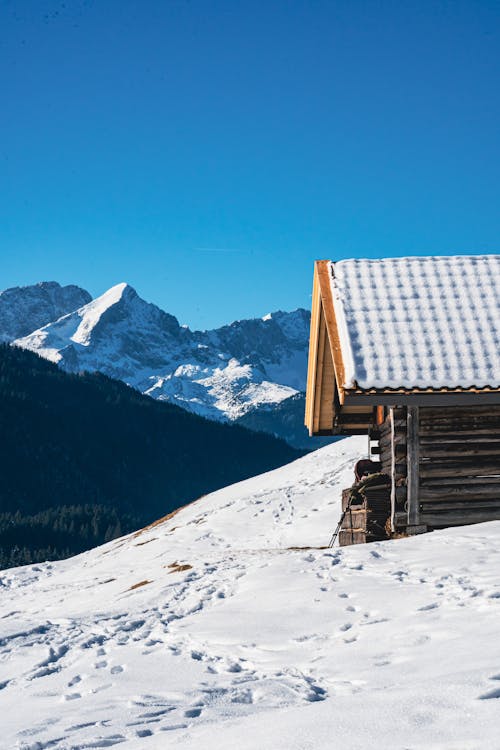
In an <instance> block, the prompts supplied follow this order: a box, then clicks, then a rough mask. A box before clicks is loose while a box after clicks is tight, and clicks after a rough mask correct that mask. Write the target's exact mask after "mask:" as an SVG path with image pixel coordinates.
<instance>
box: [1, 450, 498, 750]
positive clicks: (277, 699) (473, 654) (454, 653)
mask: <svg viewBox="0 0 500 750" xmlns="http://www.w3.org/2000/svg"><path fill="white" fill-rule="evenodd" d="M365 441H366V439H365V438H356V437H354V438H348V439H346V440H343V441H340V442H338V443H334V444H332V445H330V446H328V447H327V448H323V449H321V450H320V451H317V452H315V453H312V454H309V455H308V456H306V457H304V458H302V459H300V460H299V461H296V462H295V463H293V464H291V465H289V466H285V467H283V468H281V469H278V470H276V471H273V472H270V473H268V474H265V475H262V476H260V477H256V478H254V479H250V480H247V481H245V482H242V483H240V484H237V485H233V486H232V487H228V488H226V489H223V490H220V491H218V492H216V493H213V494H212V495H208V496H206V497H204V498H202V499H200V500H199V501H197V502H196V503H193V504H192V505H190V506H188V507H186V508H185V509H184V510H181V511H180V512H178V513H177V514H175V515H173V516H172V517H171V518H167V519H165V520H163V521H162V522H160V523H158V524H156V525H153V526H152V527H150V528H149V529H146V530H144V531H141V532H138V533H136V534H132V535H130V536H128V537H124V538H122V539H119V540H116V541H114V542H111V543H109V544H107V545H105V546H104V547H100V548H98V549H95V550H92V551H91V552H88V553H85V554H83V555H80V556H79V557H76V558H73V559H71V560H67V561H64V562H60V563H46V564H43V565H34V566H29V567H26V568H19V569H15V570H8V571H3V572H0V688H1V690H0V705H1V708H2V713H1V716H2V719H1V732H0V747H1V748H8V749H9V750H11V749H12V748H22V749H23V750H28V748H29V749H30V750H42V749H45V748H52V749H53V750H69V749H70V748H71V749H73V750H77V749H78V750H83V748H105V747H111V746H114V745H117V746H123V747H124V748H125V747H126V748H130V749H131V750H138V749H139V748H140V750H143V749H144V750H159V749H160V748H161V749H162V750H163V748H167V747H169V748H170V747H173V748H185V749H188V748H201V747H202V748H206V749H207V750H210V749H211V748H217V749H218V750H225V749H226V748H227V750H229V749H230V748H231V750H233V748H238V750H246V749H247V748H248V749H250V748H259V750H268V749H269V750H274V749H281V748H283V750H284V749H285V748H286V749H287V750H289V749H292V750H308V749H309V748H311V750H312V748H314V750H320V749H321V748H325V750H326V748H328V749H329V750H330V749H331V748H338V749H339V750H348V749H350V748H353V749H354V748H364V749H366V748H384V750H385V749H387V748H394V749H396V748H397V749H398V750H403V749H404V750H417V749H421V748H433V749H434V750H437V749H438V748H439V749H440V750H441V749H446V750H475V749H477V750H487V749H488V748H499V747H500V638H499V635H500V576H499V563H500V523H497V522H494V523H489V524H482V525H478V526H470V527H464V528H458V529H452V530H451V529H450V530H446V531H442V532H435V533H433V534H428V535H424V536H421V537H415V538H412V539H406V540H398V541H391V542H381V543H376V544H371V545H360V546H358V547H350V548H343V549H338V548H337V549H322V548H321V547H322V546H323V545H326V544H327V543H328V540H329V538H330V535H331V532H332V530H333V528H334V527H335V525H336V522H337V520H338V516H339V507H340V490H341V489H342V488H343V487H345V486H348V485H349V484H350V483H351V481H352V466H353V463H354V461H355V459H356V458H358V457H359V456H361V455H363V454H364V452H365V448H366V442H365ZM301 547H302V548H305V549H300V548H301ZM308 547H310V549H308Z"/></svg>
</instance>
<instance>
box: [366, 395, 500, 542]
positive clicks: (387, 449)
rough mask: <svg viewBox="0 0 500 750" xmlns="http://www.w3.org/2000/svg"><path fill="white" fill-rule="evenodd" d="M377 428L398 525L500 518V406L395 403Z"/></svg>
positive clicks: (394, 522)
mask: <svg viewBox="0 0 500 750" xmlns="http://www.w3.org/2000/svg"><path fill="white" fill-rule="evenodd" d="M378 429H379V455H380V461H381V464H382V471H383V472H384V473H385V474H387V475H388V476H390V477H391V478H392V494H391V505H392V514H391V517H392V527H393V530H394V531H398V530H401V531H403V530H405V529H407V528H409V527H411V526H414V525H416V524H422V525H425V526H427V527H429V528H445V527H447V526H455V525H460V524H468V523H478V522H481V521H490V520H494V519H500V406H494V405H492V406H462V407H459V406H455V407H447V408H444V407H419V409H418V412H412V413H411V414H409V411H408V409H407V408H406V407H404V408H393V409H389V410H388V414H387V416H386V417H385V420H384V422H383V423H382V424H381V425H380V426H379V428H378ZM409 438H411V439H410V440H409ZM410 443H411V446H410V448H411V450H410V451H409V450H408V448H409V444H410ZM409 453H410V455H413V456H415V455H416V465H415V468H416V470H417V473H416V474H415V472H413V474H412V470H411V468H410V467H409V461H408V455H409ZM412 488H413V490H414V491H415V492H416V493H417V495H416V497H417V503H416V504H413V503H412V502H411V497H410V494H409V493H410V492H411V489H412Z"/></svg>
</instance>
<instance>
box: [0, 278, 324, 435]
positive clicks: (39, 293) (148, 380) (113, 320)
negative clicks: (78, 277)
mask: <svg viewBox="0 0 500 750" xmlns="http://www.w3.org/2000/svg"><path fill="white" fill-rule="evenodd" d="M49 288H50V290H52V296H53V297H56V296H57V298H58V299H64V301H65V303H66V304H65V305H63V307H65V308H66V309H64V310H63V312H62V314H61V315H56V316H55V317H53V318H51V319H50V318H49V316H50V314H51V311H52V310H51V308H50V306H49V305H47V304H46V303H45V300H46V298H47V290H48V289H49ZM70 290H71V293H70ZM5 296H7V298H8V299H9V300H10V304H11V305H12V309H15V310H16V313H15V316H14V317H15V318H16V319H17V320H18V321H19V325H18V328H20V329H22V332H23V335H18V334H16V335H15V336H13V335H12V331H13V325H12V323H11V319H10V318H8V317H5V321H6V323H5V324H4V318H2V317H0V336H1V337H2V338H3V340H9V341H14V344H15V345H16V346H19V347H22V348H25V349H29V350H31V351H33V352H37V353H38V354H40V355H41V356H42V357H45V358H46V359H48V360H50V361H52V362H55V363H57V364H58V365H59V366H60V367H61V368H62V369H64V370H65V371H67V372H80V371H83V370H87V371H91V372H92V371H99V372H102V373H104V374H106V375H109V376H110V377H113V378H117V379H119V380H123V381H124V382H125V383H127V384H128V385H131V386H133V387H134V388H136V389H138V390H139V391H140V392H141V393H144V394H147V395H148V396H151V397H152V398H155V399H158V400H160V401H169V402H171V403H175V404H177V405H179V406H182V407H183V408H184V409H187V410H188V411H191V412H194V413H196V414H199V415H201V416H205V417H207V418H209V419H214V420H218V421H238V422H241V423H242V424H245V425H247V426H249V427H250V428H251V429H254V430H255V429H256V430H262V431H265V432H270V433H272V434H275V435H279V436H281V437H283V438H285V439H286V440H287V441H288V442H290V444H292V445H294V446H296V447H300V448H309V449H311V448H313V447H318V445H320V444H324V442H325V440H324V439H323V440H321V439H311V438H309V437H308V435H307V433H306V430H305V428H304V426H303V413H304V391H305V383H306V370H307V350H308V338H309V321H310V314H309V312H308V311H306V310H304V309H298V310H295V311H293V312H281V311H278V312H275V313H272V314H269V315H266V316H265V317H263V318H255V319H251V320H241V321H236V322H234V323H231V324H230V325H226V326H222V327H221V328H218V329H214V330H209V331H191V330H190V329H189V328H188V327H187V326H181V325H179V323H178V321H177V319H176V318H175V317H174V316H173V315H170V314H169V313H166V312H164V311H163V310H161V309H160V308H159V307H157V306H156V305H153V304H151V303H148V302H145V301H144V300H143V299H141V297H139V295H138V294H137V292H136V291H135V290H134V289H133V288H132V287H131V286H129V285H128V284H124V283H122V284H117V285H116V286H114V287H112V288H111V289H109V290H108V291H107V292H106V293H105V294H103V295H101V296H100V297H98V298H96V299H94V300H91V299H90V295H89V294H88V292H85V290H83V289H80V288H79V287H59V285H57V284H55V283H54V282H50V283H45V284H39V285H37V286H35V287H24V288H18V289H10V290H7V291H6V292H3V293H2V295H0V300H1V299H2V297H5ZM37 297H38V298H39V300H40V301H39V303H38V305H37V304H35V303H34V300H36V299H37ZM26 299H29V300H30V306H29V307H27V308H26V315H24V314H23V305H24V304H25V300H26ZM73 302H78V303H79V304H76V305H74V306H73V307H72V309H68V308H69V307H71V305H72V304H73ZM81 302H83V304H81ZM61 309H62V307H61V305H60V306H59V308H58V312H59V311H60V310H61ZM33 310H36V312H37V315H34V314H33ZM43 316H45V319H42V318H43ZM35 318H36V322H37V325H36V326H33V321H34V320H35ZM47 318H49V319H47ZM7 323H8V325H7ZM28 329H29V330H28ZM278 407H279V408H278Z"/></svg>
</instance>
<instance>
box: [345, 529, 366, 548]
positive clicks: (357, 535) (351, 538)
mask: <svg viewBox="0 0 500 750" xmlns="http://www.w3.org/2000/svg"><path fill="white" fill-rule="evenodd" d="M367 541H368V540H367V535H366V532H364V531H354V530H346V529H341V531H340V533H339V546H340V547H347V546H349V545H351V544H365V543H366V542H367Z"/></svg>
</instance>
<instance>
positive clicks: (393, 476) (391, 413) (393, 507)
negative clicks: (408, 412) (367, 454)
mask: <svg viewBox="0 0 500 750" xmlns="http://www.w3.org/2000/svg"><path fill="white" fill-rule="evenodd" d="M389 424H390V426H391V531H392V532H394V531H396V499H397V498H396V450H395V442H394V435H395V432H394V409H393V407H392V406H391V408H390V409H389Z"/></svg>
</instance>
